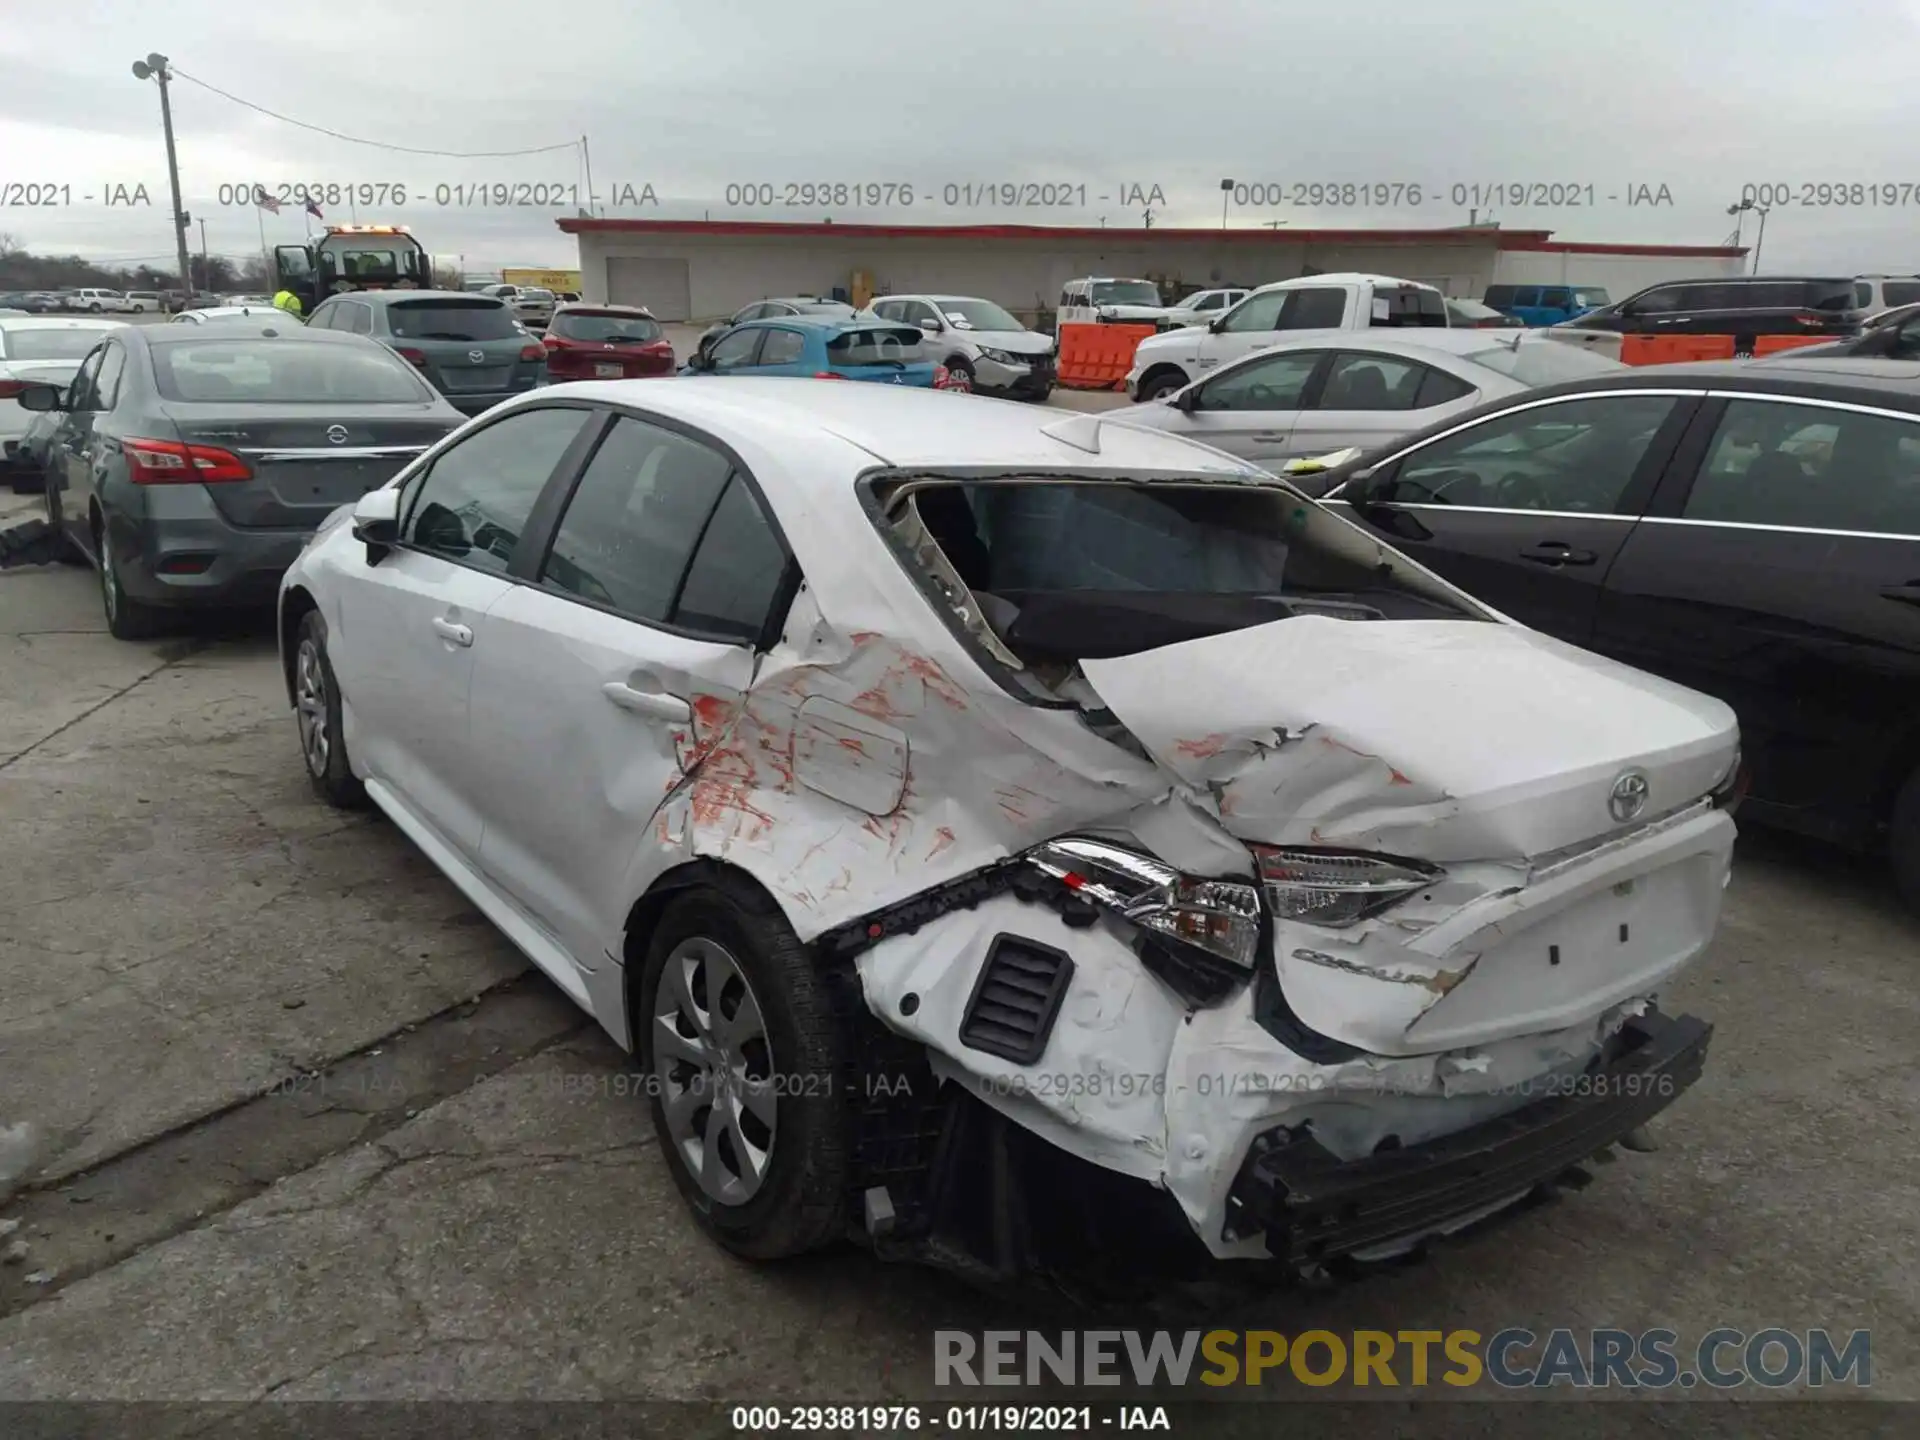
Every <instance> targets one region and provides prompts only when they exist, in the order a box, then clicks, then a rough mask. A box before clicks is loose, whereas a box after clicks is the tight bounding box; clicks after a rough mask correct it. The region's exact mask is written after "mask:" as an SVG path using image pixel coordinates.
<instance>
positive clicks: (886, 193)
mask: <svg viewBox="0 0 1920 1440" xmlns="http://www.w3.org/2000/svg"><path fill="white" fill-rule="evenodd" d="M720 198H721V203H722V204H723V205H725V206H726V207H727V208H729V209H733V210H769V209H778V210H813V209H821V208H825V207H828V206H832V207H836V208H840V209H848V208H853V207H858V208H861V209H868V210H887V209H908V208H918V209H921V210H935V209H947V210H1032V209H1055V210H1059V209H1070V208H1072V209H1078V208H1081V207H1084V206H1086V205H1088V204H1091V203H1094V202H1098V203H1101V204H1120V205H1126V206H1134V205H1143V206H1144V205H1164V204H1166V203H1167V194H1166V191H1165V190H1164V189H1162V188H1161V187H1160V186H1159V185H1158V184H1155V183H1153V182H1150V181H1138V180H1130V181H1123V182H1120V183H1118V184H1116V183H1114V182H1111V181H1107V182H1102V183H1096V184H1093V185H1088V184H1087V183H1086V182H1085V181H1080V180H1059V181H1053V180H964V181H949V182H947V183H946V184H943V185H923V184H917V183H915V182H913V181H908V180H749V181H742V182H740V183H738V184H733V185H728V186H727V187H726V189H725V190H723V191H722V192H721V197H720Z"/></svg>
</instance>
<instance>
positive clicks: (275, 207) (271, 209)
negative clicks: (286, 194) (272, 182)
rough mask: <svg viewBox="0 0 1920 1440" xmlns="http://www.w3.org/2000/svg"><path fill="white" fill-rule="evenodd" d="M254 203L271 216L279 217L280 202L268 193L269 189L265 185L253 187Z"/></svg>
mask: <svg viewBox="0 0 1920 1440" xmlns="http://www.w3.org/2000/svg"><path fill="white" fill-rule="evenodd" d="M253 203H254V204H256V205H258V206H259V207H260V208H261V209H262V210H265V211H267V212H268V213H269V214H272V215H278V214H279V213H280V202H279V201H278V200H276V199H274V198H273V196H271V195H269V194H268V193H267V187H266V186H264V185H256V186H254V187H253Z"/></svg>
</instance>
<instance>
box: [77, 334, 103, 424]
mask: <svg viewBox="0 0 1920 1440" xmlns="http://www.w3.org/2000/svg"><path fill="white" fill-rule="evenodd" d="M106 358H107V347H106V346H104V345H102V346H101V347H100V348H99V349H98V350H95V351H94V352H93V353H92V354H91V355H89V356H87V358H86V359H85V360H83V361H81V362H80V368H79V370H77V371H76V372H75V373H74V377H73V381H72V383H71V384H70V385H68V387H67V395H68V397H69V400H68V403H69V404H70V405H71V406H72V408H73V409H75V410H94V409H98V408H99V402H98V400H97V398H96V396H97V393H98V392H97V390H96V388H95V386H94V381H95V380H97V379H98V378H99V376H100V365H101V362H102V361H103V360H105V359H106Z"/></svg>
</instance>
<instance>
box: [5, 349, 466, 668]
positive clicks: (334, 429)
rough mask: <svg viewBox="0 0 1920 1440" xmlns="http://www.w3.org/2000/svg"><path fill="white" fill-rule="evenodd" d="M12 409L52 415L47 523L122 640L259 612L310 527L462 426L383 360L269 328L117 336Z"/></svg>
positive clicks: (394, 362)
mask: <svg viewBox="0 0 1920 1440" xmlns="http://www.w3.org/2000/svg"><path fill="white" fill-rule="evenodd" d="M19 403H20V406H21V408H22V409H26V410H33V411H38V412H42V413H52V414H55V415H57V417H58V423H57V424H56V425H55V426H54V431H53V434H52V436H51V438H50V439H49V440H48V442H47V446H46V457H45V464H44V471H45V473H44V479H45V489H46V496H47V518H48V520H49V522H50V523H51V524H52V525H53V526H54V527H55V528H56V530H58V531H60V532H63V536H64V538H65V539H66V541H67V542H68V543H69V544H70V545H71V546H72V547H73V549H74V550H75V551H76V552H77V555H78V556H79V557H82V558H84V559H86V560H87V561H89V562H91V563H92V564H93V565H94V566H95V567H96V568H97V569H98V570H99V573H100V592H101V598H102V602H103V604H104V607H105V609H106V616H107V628H108V629H109V630H110V631H111V632H112V634H113V635H114V636H116V637H117V638H119V639H123V640H132V639H139V638H142V637H145V636H149V635H152V634H154V633H156V632H157V631H159V630H161V629H162V628H164V626H165V624H166V621H167V618H168V616H169V614H170V612H173V611H176V610H179V609H183V608H187V607H196V606H230V605H244V604H247V603H257V602H266V601H270V600H272V598H273V597H274V595H275V594H276V593H277V591H278V589H279V583H280V576H281V575H282V574H283V573H284V572H285V570H286V568H287V566H288V565H289V564H291V563H292V561H293V558H294V556H296V555H298V554H299V553H300V549H301V547H302V546H303V545H305V543H306V541H307V537H308V536H309V535H311V534H312V533H313V530H314V527H315V526H316V525H318V524H319V522H320V521H321V520H322V519H324V518H325V517H326V516H327V515H329V514H330V513H332V512H333V511H334V510H335V509H337V508H339V507H340V506H341V505H345V504H350V503H352V502H353V501H355V500H358V499H359V498H360V497H361V496H362V495H363V494H365V493H366V492H367V491H368V490H371V489H373V488H375V487H376V486H379V485H382V484H385V483H386V481H387V480H389V479H390V478H392V476H393V474H394V473H395V472H396V471H397V470H399V469H400V467H401V466H402V465H404V464H406V463H407V462H408V461H409V460H411V459H413V458H414V457H415V456H416V455H419V454H420V453H421V452H422V451H424V450H426V449H427V448H428V447H429V446H431V445H432V444H433V443H434V442H435V441H437V440H439V439H440V438H441V437H442V436H444V435H446V434H448V433H449V432H451V431H453V430H455V429H457V428H459V426H460V425H461V423H462V421H463V417H462V416H461V414H460V413H459V412H458V411H457V410H455V409H454V408H453V407H452V406H450V405H449V404H448V403H447V402H446V401H445V400H444V399H442V398H441V397H440V396H439V395H438V394H436V393H435V392H434V390H433V387H432V386H430V385H428V384H427V382H426V381H425V380H424V379H422V378H421V376H420V375H419V374H418V373H417V372H416V371H415V370H414V368H413V367H412V366H411V365H408V364H407V363H406V362H405V361H404V360H401V359H400V358H399V357H398V356H396V355H395V354H394V353H393V352H392V351H391V350H389V349H387V348H386V347H385V346H384V345H380V344H377V343H376V342H374V341H372V340H369V339H367V338H365V337H364V336H358V335H343V334H335V333H330V332H326V331H321V332H318V333H315V332H312V331H309V330H308V329H307V328H306V327H304V326H302V325H300V324H299V323H297V322H293V323H284V322H278V321H276V322H271V323H268V324H264V325H238V324H231V325H207V326H199V325H148V326H136V325H120V326H115V327H113V329H112V330H110V331H108V332H106V334H105V336H104V338H103V339H102V341H101V343H100V344H99V345H98V346H96V347H95V348H94V350H93V351H92V352H91V353H90V354H89V355H88V356H87V357H86V359H85V360H83V361H82V362H81V364H80V368H79V370H78V372H77V373H76V374H75V375H74V377H73V380H72V382H71V383H70V384H69V385H67V386H66V387H65V388H64V389H58V388H55V387H52V386H34V387H31V388H29V389H27V390H25V391H23V392H22V394H21V395H20V397H19Z"/></svg>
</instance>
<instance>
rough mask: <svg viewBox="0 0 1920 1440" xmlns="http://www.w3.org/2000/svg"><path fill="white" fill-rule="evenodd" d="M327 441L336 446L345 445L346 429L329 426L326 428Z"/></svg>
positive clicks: (339, 426)
mask: <svg viewBox="0 0 1920 1440" xmlns="http://www.w3.org/2000/svg"><path fill="white" fill-rule="evenodd" d="M327 439H329V440H331V441H332V442H333V443H334V444H336V445H344V444H346V443H347V427H346V426H344V425H329V426H328V427H327Z"/></svg>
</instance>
